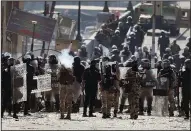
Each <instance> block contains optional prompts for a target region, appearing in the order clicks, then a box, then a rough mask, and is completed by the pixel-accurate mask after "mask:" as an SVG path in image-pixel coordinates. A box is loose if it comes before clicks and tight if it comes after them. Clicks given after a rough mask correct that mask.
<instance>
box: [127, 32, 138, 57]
mask: <svg viewBox="0 0 191 131" xmlns="http://www.w3.org/2000/svg"><path fill="white" fill-rule="evenodd" d="M127 39H128V40H127V41H128V45H129V49H130V51H131V53H132V54H134V53H135V46H136V37H135V33H134V32H131V33H130V36H129V38H127Z"/></svg>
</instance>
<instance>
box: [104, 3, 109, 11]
mask: <svg viewBox="0 0 191 131" xmlns="http://www.w3.org/2000/svg"><path fill="white" fill-rule="evenodd" d="M103 12H109V7H108V2H107V1H105V3H104V7H103Z"/></svg>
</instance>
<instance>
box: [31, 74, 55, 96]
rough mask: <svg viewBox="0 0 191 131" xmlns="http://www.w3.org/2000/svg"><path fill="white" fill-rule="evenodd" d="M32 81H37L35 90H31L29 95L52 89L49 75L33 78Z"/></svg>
mask: <svg viewBox="0 0 191 131" xmlns="http://www.w3.org/2000/svg"><path fill="white" fill-rule="evenodd" d="M34 79H36V80H37V89H35V90H32V91H31V93H39V92H45V91H50V90H51V89H52V88H51V75H49V74H45V75H39V76H36V77H34Z"/></svg>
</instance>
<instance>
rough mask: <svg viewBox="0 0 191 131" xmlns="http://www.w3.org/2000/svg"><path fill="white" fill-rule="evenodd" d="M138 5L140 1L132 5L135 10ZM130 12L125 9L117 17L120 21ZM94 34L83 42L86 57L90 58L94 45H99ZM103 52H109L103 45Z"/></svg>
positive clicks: (106, 53) (105, 53)
mask: <svg viewBox="0 0 191 131" xmlns="http://www.w3.org/2000/svg"><path fill="white" fill-rule="evenodd" d="M140 5H141V3H138V4H136V5H135V6H133V10H135V9H136V8H137V7H139V6H140ZM130 13H131V11H127V12H125V13H123V14H122V15H121V16H120V17H119V21H122V20H123V19H125V18H127V17H128V16H129V15H130ZM96 34H97V32H95V33H94V34H93V35H92V36H91V37H90V38H89V39H87V40H85V41H84V42H83V43H84V44H85V45H86V50H87V52H88V58H90V59H91V57H92V53H93V50H94V47H96V46H98V45H99V42H98V41H97V40H95V36H96ZM103 52H104V55H108V54H109V50H108V49H107V48H106V47H105V46H103Z"/></svg>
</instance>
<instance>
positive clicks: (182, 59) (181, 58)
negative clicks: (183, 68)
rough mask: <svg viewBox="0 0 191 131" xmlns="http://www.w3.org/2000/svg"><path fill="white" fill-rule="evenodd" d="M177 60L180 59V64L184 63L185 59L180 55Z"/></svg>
mask: <svg viewBox="0 0 191 131" xmlns="http://www.w3.org/2000/svg"><path fill="white" fill-rule="evenodd" d="M179 58H180V61H181V63H184V61H185V59H186V58H185V57H184V56H183V55H181V56H180V57H179Z"/></svg>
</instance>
